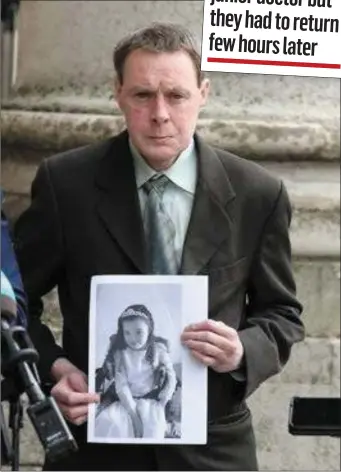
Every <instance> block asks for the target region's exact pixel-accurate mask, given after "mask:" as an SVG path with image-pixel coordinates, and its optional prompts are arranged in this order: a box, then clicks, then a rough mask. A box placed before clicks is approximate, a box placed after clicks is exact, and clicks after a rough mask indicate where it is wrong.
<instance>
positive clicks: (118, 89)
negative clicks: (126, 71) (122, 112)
mask: <svg viewBox="0 0 341 472" xmlns="http://www.w3.org/2000/svg"><path fill="white" fill-rule="evenodd" d="M113 89H114V98H115V100H116V102H117V103H118V105H120V95H121V90H122V85H121V83H120V81H119V78H118V77H117V76H116V77H115V78H114V84H113Z"/></svg>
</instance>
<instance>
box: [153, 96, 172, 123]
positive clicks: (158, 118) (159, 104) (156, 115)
mask: <svg viewBox="0 0 341 472" xmlns="http://www.w3.org/2000/svg"><path fill="white" fill-rule="evenodd" d="M152 120H153V121H154V122H155V123H158V124H160V123H165V122H167V121H168V120H169V111H168V106H167V103H166V101H165V99H164V98H163V97H162V96H158V97H156V98H155V100H154V103H153V110H152Z"/></svg>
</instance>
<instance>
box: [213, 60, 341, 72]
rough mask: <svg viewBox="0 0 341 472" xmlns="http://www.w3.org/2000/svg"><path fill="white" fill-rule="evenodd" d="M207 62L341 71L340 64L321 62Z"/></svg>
mask: <svg viewBox="0 0 341 472" xmlns="http://www.w3.org/2000/svg"><path fill="white" fill-rule="evenodd" d="M207 62H223V63H227V64H255V65H259V66H282V67H313V68H316V69H318V68H320V69H341V65H340V64H323V63H319V62H290V61H259V60H256V59H232V58H224V57H208V58H207Z"/></svg>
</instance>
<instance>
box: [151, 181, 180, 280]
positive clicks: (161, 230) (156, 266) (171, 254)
mask: <svg viewBox="0 0 341 472" xmlns="http://www.w3.org/2000/svg"><path fill="white" fill-rule="evenodd" d="M168 184H169V179H168V178H167V177H166V176H165V175H155V176H153V177H152V178H151V179H149V180H148V181H147V182H146V183H145V184H144V185H143V188H144V190H145V191H146V193H147V202H146V211H145V230H146V240H147V250H148V261H149V267H150V270H151V273H152V274H176V273H177V271H178V268H177V261H176V251H175V245H174V240H175V227H174V224H173V222H172V220H171V219H170V217H169V215H168V213H167V211H166V209H165V206H164V204H163V203H162V195H163V192H164V191H165V188H166V186H167V185H168Z"/></svg>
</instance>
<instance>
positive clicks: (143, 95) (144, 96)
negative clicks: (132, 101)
mask: <svg viewBox="0 0 341 472" xmlns="http://www.w3.org/2000/svg"><path fill="white" fill-rule="evenodd" d="M135 96H136V97H137V98H148V97H149V96H150V93H149V92H138V93H137V94H136V95H135Z"/></svg>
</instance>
